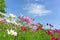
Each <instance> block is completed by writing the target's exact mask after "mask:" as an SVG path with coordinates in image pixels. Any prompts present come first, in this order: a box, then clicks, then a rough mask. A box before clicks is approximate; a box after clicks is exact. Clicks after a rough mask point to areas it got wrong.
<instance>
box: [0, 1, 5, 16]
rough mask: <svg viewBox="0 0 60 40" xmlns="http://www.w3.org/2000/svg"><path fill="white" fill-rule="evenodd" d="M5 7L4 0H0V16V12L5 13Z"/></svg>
mask: <svg viewBox="0 0 60 40" xmlns="http://www.w3.org/2000/svg"><path fill="white" fill-rule="evenodd" d="M5 8H6V5H5V0H0V17H2V16H3V15H1V13H6V11H5Z"/></svg>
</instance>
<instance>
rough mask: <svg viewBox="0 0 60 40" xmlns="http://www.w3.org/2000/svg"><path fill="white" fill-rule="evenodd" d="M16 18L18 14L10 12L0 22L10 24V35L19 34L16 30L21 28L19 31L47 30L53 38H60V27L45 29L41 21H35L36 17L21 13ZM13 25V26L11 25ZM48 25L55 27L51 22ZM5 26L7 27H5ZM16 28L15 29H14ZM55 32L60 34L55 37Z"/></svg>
mask: <svg viewBox="0 0 60 40" xmlns="http://www.w3.org/2000/svg"><path fill="white" fill-rule="evenodd" d="M14 18H16V15H14V14H9V16H7V17H4V18H0V22H2V23H5V25H7V26H8V28H7V29H10V30H7V33H8V34H9V35H13V36H17V35H18V34H19V33H18V32H16V31H15V30H18V29H20V30H19V32H20V31H21V32H25V31H27V30H28V31H30V32H37V31H40V30H42V31H43V32H45V33H46V34H47V35H50V37H51V40H60V29H53V30H52V29H48V30H47V29H44V28H43V25H42V24H41V23H33V24H32V21H34V18H30V17H26V16H24V15H20V16H19V17H18V19H17V20H14ZM11 25H12V27H10V26H11ZM46 25H47V26H50V27H51V28H54V26H53V25H52V24H50V23H47V24H46ZM4 28H5V27H4ZM13 29H14V30H13ZM54 33H57V34H58V35H59V36H58V37H55V35H54Z"/></svg>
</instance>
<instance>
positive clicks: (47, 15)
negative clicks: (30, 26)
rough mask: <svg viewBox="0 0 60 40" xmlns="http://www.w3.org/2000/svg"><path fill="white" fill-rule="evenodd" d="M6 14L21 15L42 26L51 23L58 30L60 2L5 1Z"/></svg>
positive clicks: (51, 0) (41, 0) (55, 0)
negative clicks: (32, 19)
mask: <svg viewBox="0 0 60 40" xmlns="http://www.w3.org/2000/svg"><path fill="white" fill-rule="evenodd" d="M5 1H6V5H7V8H6V9H5V10H6V11H7V14H9V13H13V14H15V15H17V16H19V15H20V14H21V13H23V14H24V15H25V16H29V17H32V18H34V19H35V21H34V22H36V23H37V22H40V23H42V24H43V25H45V24H46V23H51V24H53V25H54V27H55V28H60V0H5Z"/></svg>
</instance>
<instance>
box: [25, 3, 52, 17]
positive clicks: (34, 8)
mask: <svg viewBox="0 0 60 40" xmlns="http://www.w3.org/2000/svg"><path fill="white" fill-rule="evenodd" d="M24 9H25V10H27V12H28V13H30V14H35V15H38V16H43V15H47V14H50V13H51V11H50V10H47V9H46V8H45V6H44V5H40V4H30V5H27V6H25V8H24Z"/></svg>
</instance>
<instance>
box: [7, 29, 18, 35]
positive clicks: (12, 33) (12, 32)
mask: <svg viewBox="0 0 60 40" xmlns="http://www.w3.org/2000/svg"><path fill="white" fill-rule="evenodd" d="M7 32H8V34H9V35H14V36H17V32H15V31H14V30H12V29H11V30H7Z"/></svg>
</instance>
